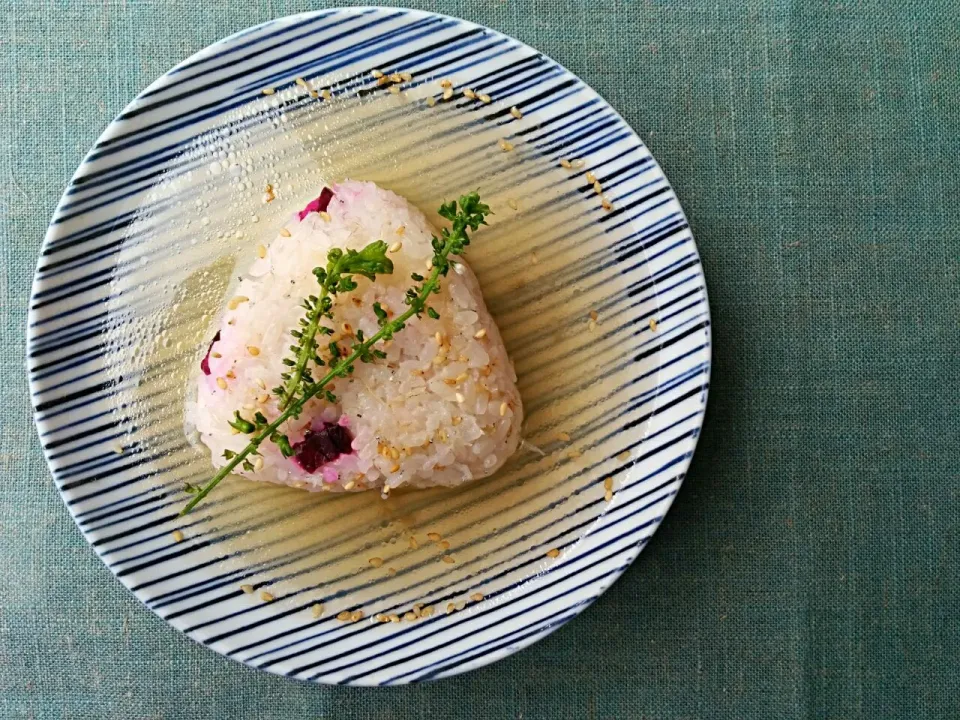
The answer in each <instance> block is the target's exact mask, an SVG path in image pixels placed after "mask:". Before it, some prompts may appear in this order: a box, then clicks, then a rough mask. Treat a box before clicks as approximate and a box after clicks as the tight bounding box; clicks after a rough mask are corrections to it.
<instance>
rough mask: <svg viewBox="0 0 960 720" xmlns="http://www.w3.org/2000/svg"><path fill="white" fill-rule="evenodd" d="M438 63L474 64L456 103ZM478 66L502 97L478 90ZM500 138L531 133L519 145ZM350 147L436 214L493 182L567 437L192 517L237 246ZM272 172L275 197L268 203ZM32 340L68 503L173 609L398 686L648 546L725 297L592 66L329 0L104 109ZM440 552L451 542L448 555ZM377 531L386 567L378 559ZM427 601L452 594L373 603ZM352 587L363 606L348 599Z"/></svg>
mask: <svg viewBox="0 0 960 720" xmlns="http://www.w3.org/2000/svg"><path fill="white" fill-rule="evenodd" d="M375 68H378V69H381V70H384V71H387V72H410V73H411V74H412V75H413V79H412V81H410V82H404V83H402V92H400V93H399V94H396V95H394V94H392V93H391V92H389V91H388V90H387V88H386V87H383V86H378V85H377V81H376V80H375V79H374V78H373V77H371V70H372V69H375ZM298 77H300V78H304V79H305V80H306V82H307V83H308V85H309V88H312V89H313V90H314V91H315V95H316V96H315V97H314V96H311V94H310V93H309V89H305V88H304V87H303V86H301V85H300V84H297V83H296V78H298ZM444 78H449V79H451V80H452V81H453V82H454V90H455V95H454V97H453V98H451V99H450V100H448V101H444V100H443V97H442V92H443V90H442V88H441V86H440V80H441V79H444ZM265 88H269V89H272V90H275V92H273V93H272V94H265V93H264V92H263V90H264V89H265ZM464 88H472V89H474V90H475V91H476V92H477V93H480V94H486V95H489V96H490V98H491V102H490V103H489V104H486V103H484V102H482V101H481V100H470V99H468V98H465V97H464V96H463V95H462V90H463V89H464ZM324 89H329V90H330V94H331V98H330V99H326V98H325V97H324V96H325V95H326V93H323V92H322V91H323V90H324ZM428 97H432V98H434V100H436V101H437V102H436V103H435V104H434V105H431V104H429V103H428V102H427V98H428ZM511 107H516V108H518V109H519V110H520V111H521V114H522V118H519V119H518V118H516V117H515V116H514V115H513V114H511V110H510V108H511ZM501 139H506V140H507V141H508V142H509V143H511V144H512V145H513V147H514V149H513V150H512V151H503V150H502V149H501V147H500V146H499V140H501ZM231 153H232V154H231ZM561 160H569V161H571V162H572V164H573V167H572V168H569V169H568V168H564V167H561ZM578 160H579V161H582V167H581V163H580V162H577V161H578ZM587 171H590V172H592V173H594V174H595V176H596V178H597V179H598V180H599V182H600V183H601V185H602V190H603V193H604V196H605V197H607V198H608V199H609V201H610V202H611V204H612V209H604V208H603V207H601V198H600V196H598V195H597V194H596V193H595V192H594V189H593V187H592V185H591V183H590V182H588V180H587V179H586V178H585V173H586V172H587ZM284 173H288V174H287V175H285V174H284ZM344 174H350V175H351V176H353V177H354V178H356V179H371V180H375V181H377V182H379V183H381V184H383V185H385V186H387V187H390V188H391V189H395V190H397V191H398V192H400V193H401V194H403V195H405V196H407V197H408V198H410V199H411V201H412V202H414V203H416V204H418V205H419V206H421V207H422V208H423V209H424V210H426V211H428V212H435V209H436V206H437V204H438V203H439V201H440V200H442V199H443V198H444V197H446V196H449V197H455V196H456V195H458V194H459V193H461V192H463V191H466V190H472V189H475V188H478V187H479V189H480V191H481V194H482V196H483V197H484V199H485V200H487V201H488V202H490V204H491V205H492V206H493V209H494V211H495V212H496V215H495V216H494V218H493V220H492V224H491V227H489V228H486V229H484V230H482V231H481V232H478V233H477V235H476V237H475V242H474V245H473V246H471V250H470V255H469V258H470V261H471V264H472V265H473V266H474V268H475V269H476V270H477V272H478V275H479V277H480V279H481V283H482V285H483V288H484V294H485V296H486V298H487V301H488V305H489V307H490V309H491V311H492V312H493V313H494V315H495V317H496V318H497V320H498V323H499V324H500V327H501V329H502V330H503V333H504V337H505V340H506V342H507V346H508V349H509V350H510V352H511V356H512V357H513V359H514V361H515V364H516V367H517V371H518V374H519V377H520V388H521V392H522V393H523V395H524V404H525V406H526V408H527V415H528V417H527V422H526V437H527V439H528V440H529V441H530V443H531V444H533V445H535V446H536V447H537V448H539V450H540V451H542V453H543V456H541V454H539V453H538V452H537V449H535V448H527V449H526V450H525V451H524V452H522V453H520V454H518V456H517V457H516V458H514V460H513V461H512V462H511V464H510V465H509V466H508V468H506V469H505V470H504V471H503V472H501V473H499V474H498V475H497V476H495V477H493V478H490V479H488V480H484V481H481V482H476V483H473V484H471V485H468V486H466V487H464V488H460V489H457V490H455V491H449V490H436V491H426V492H420V493H406V494H401V495H400V496H398V497H395V498H391V500H389V501H385V502H384V501H381V500H380V499H379V497H378V496H376V495H375V494H374V493H364V494H361V495H355V496H349V497H343V496H341V497H335V498H331V497H326V496H324V497H318V496H314V495H309V494H306V493H299V492H297V491H291V490H286V489H278V488H272V487H265V486H261V485H259V484H255V483H249V482H245V481H243V480H239V479H231V480H230V481H228V482H225V483H223V484H222V486H221V488H218V490H217V492H216V493H215V494H213V495H211V497H210V499H209V501H208V502H206V503H204V504H203V505H201V506H200V508H198V510H197V511H195V512H194V513H193V514H191V515H189V516H187V517H185V518H179V517H178V515H177V512H178V510H179V508H180V507H181V506H182V504H183V502H184V499H185V496H184V495H183V493H182V492H181V488H182V485H183V482H184V481H188V480H192V481H197V480H202V479H204V477H205V476H206V475H208V474H209V472H210V466H209V459H208V458H206V457H204V455H203V453H202V452H201V451H200V450H198V449H197V448H195V447H193V446H191V445H190V444H189V443H188V442H187V441H186V440H185V438H184V433H183V430H182V420H181V418H182V413H183V406H184V402H186V401H187V400H188V399H189V392H188V391H187V390H186V389H185V388H188V387H189V376H190V373H191V372H193V371H194V368H195V365H196V362H197V360H198V358H199V356H200V355H201V354H202V352H203V349H204V348H205V346H206V343H207V341H208V340H209V333H210V328H211V324H212V322H213V320H214V318H215V315H216V313H217V312H218V310H219V307H220V303H222V301H223V297H224V296H225V294H226V293H227V292H228V290H229V288H228V285H229V280H230V278H231V277H232V276H233V275H235V274H236V273H234V272H233V269H234V266H235V265H236V266H241V267H242V266H243V265H244V264H245V263H246V262H247V261H248V259H249V257H250V253H251V252H252V251H253V248H254V247H255V246H256V244H257V243H258V242H260V241H261V240H264V239H269V237H270V233H271V232H275V230H276V228H277V227H279V222H280V219H281V218H282V216H283V215H284V214H287V213H289V212H291V211H292V210H294V209H297V208H298V207H300V206H301V205H302V204H303V202H304V201H305V200H306V199H309V197H310V196H311V194H315V193H316V190H317V188H318V186H319V185H320V184H322V183H323V182H325V181H332V180H337V179H339V178H340V177H341V176H342V175H344ZM267 182H271V183H272V184H274V185H275V188H276V192H277V200H275V201H273V202H272V203H269V204H264V203H263V201H262V195H263V191H264V188H265V184H266V183H267ZM253 215H256V216H257V220H258V222H254V221H253V218H252V216H253ZM238 235H239V237H238ZM591 311H595V312H596V313H597V318H596V321H595V322H594V321H591V319H590V312H591ZM29 365H30V380H31V390H32V393H33V403H34V407H35V409H36V420H37V427H38V430H39V433H40V437H41V439H42V441H43V446H44V450H45V452H46V456H47V459H48V461H49V464H50V468H51V471H52V473H53V476H54V478H55V480H56V483H57V486H58V487H59V489H60V491H61V493H62V495H63V498H64V501H65V502H66V504H67V506H68V508H69V509H70V512H71V513H72V514H73V516H74V518H75V519H76V521H77V524H78V525H79V526H80V528H81V530H82V531H83V533H84V535H85V536H86V537H87V539H88V540H89V541H90V543H91V544H92V545H93V547H94V548H95V549H96V551H97V552H98V553H99V554H100V556H101V557H102V558H103V560H104V562H105V563H106V564H107V565H108V566H109V567H110V569H111V570H112V571H113V572H114V573H115V574H116V575H117V576H118V577H119V578H120V579H121V581H122V582H123V583H124V584H125V585H126V586H127V587H129V588H130V589H131V590H132V591H133V592H134V593H136V595H137V597H139V598H140V599H141V600H142V601H143V602H144V603H145V604H146V605H147V606H148V607H150V608H151V609H153V610H154V611H155V612H157V613H158V614H159V615H160V616H161V617H163V618H165V619H166V620H167V621H168V622H170V624H171V625H173V626H174V627H176V628H178V629H180V630H183V631H184V632H186V633H187V634H188V635H189V636H190V637H192V638H193V639H195V640H197V641H198V642H201V643H204V644H206V645H209V646H210V647H212V648H213V649H214V650H216V651H217V652H220V653H223V654H224V655H227V656H229V657H232V658H235V659H237V660H240V661H243V662H246V663H249V664H251V665H253V666H255V667H259V668H263V669H265V670H268V671H270V672H275V673H281V674H285V675H290V676H293V677H297V678H302V679H311V680H316V681H319V682H325V683H347V684H396V683H406V682H413V681H417V680H423V679H427V678H438V677H443V676H446V675H452V674H455V673H458V672H462V671H464V670H468V669H471V668H475V667H479V666H481V665H485V664H486V663H489V662H492V661H493V660H496V659H498V658H501V657H504V656H505V655H508V654H510V653H512V652H514V651H516V650H518V649H520V648H522V647H524V646H526V645H529V644H530V643H532V642H534V641H536V640H537V639H538V638H541V637H543V636H544V635H546V634H547V633H549V632H551V631H552V630H553V629H555V628H556V627H558V626H560V625H561V624H563V623H564V622H566V621H567V620H569V619H571V618H572V617H574V616H575V615H576V614H577V613H578V612H580V611H581V610H583V609H584V608H585V607H586V606H587V605H589V604H590V603H591V602H592V601H593V600H594V599H595V598H596V597H597V596H598V595H599V594H600V593H602V592H603V591H604V590H605V589H606V588H607V587H608V586H609V585H610V583H612V582H613V581H614V580H615V579H616V578H617V577H618V576H619V574H620V573H622V572H623V570H624V569H625V568H626V567H627V566H628V565H629V564H630V562H631V561H632V560H633V559H634V558H635V557H636V556H637V554H638V553H639V551H640V549H641V548H642V547H643V546H644V544H645V543H646V542H647V540H649V538H650V536H651V535H652V534H653V532H654V531H655V530H656V528H657V525H658V524H659V523H660V521H661V519H662V518H663V516H664V514H665V513H666V511H667V509H668V508H669V506H670V503H671V502H672V499H673V497H674V496H675V494H676V492H677V491H678V489H679V487H680V484H681V481H682V479H683V476H684V473H685V471H686V469H687V466H688V464H689V461H690V457H691V455H692V453H693V450H694V446H695V444H696V439H697V435H698V433H699V430H700V426H701V422H702V418H703V412H704V408H705V403H706V394H707V385H708V379H709V367H710V320H709V311H708V306H707V298H706V294H705V286H704V278H703V274H702V272H701V268H700V263H699V258H698V256H697V251H696V247H695V246H694V242H693V238H692V236H691V234H690V230H689V228H688V225H687V222H686V219H685V217H684V215H683V212H682V210H681V208H680V206H679V204H678V202H677V199H676V197H675V196H674V193H673V191H672V189H671V188H670V186H669V184H668V183H667V180H666V178H665V177H664V176H663V173H662V172H661V170H660V168H659V167H658V166H657V164H656V162H655V161H654V159H653V157H652V156H651V155H650V153H649V151H648V150H647V148H646V147H645V146H644V145H643V143H642V142H641V141H640V139H639V138H638V137H637V136H636V134H635V133H634V132H633V131H632V130H631V129H630V128H629V127H628V126H627V125H626V124H625V123H624V122H623V120H622V119H621V118H620V117H619V116H618V115H617V114H616V112H614V111H613V110H612V109H611V108H610V107H609V106H608V105H607V104H606V103H605V102H604V101H603V100H602V99H601V98H599V97H598V96H597V94H596V93H595V92H593V90H591V89H590V88H589V87H587V86H586V85H585V84H584V83H583V82H581V81H580V80H579V79H577V78H576V77H574V76H573V75H571V74H570V73H569V72H567V71H566V70H564V69H563V68H562V67H560V66H559V65H557V64H556V63H554V62H553V61H551V60H550V59H548V58H546V57H544V56H543V55H541V54H539V53H538V52H537V51H535V50H533V49H532V48H530V47H527V46H526V45H523V44H522V43H519V42H517V41H516V40H513V39H511V38H509V37H506V36H504V35H501V34H499V33H496V32H494V31H491V30H488V29H486V28H483V27H479V26H477V25H474V24H471V23H468V22H464V21H461V20H456V19H453V18H448V17H443V16H439V15H433V14H430V13H424V12H413V11H406V10H394V9H371V8H367V9H350V10H333V11H324V12H316V13H307V14H303V15H297V16H294V17H289V18H284V19H282V20H278V21H275V22H271V23H267V24H265V25H261V26H259V27H255V28H252V29H250V30H247V31H244V32H242V33H239V34H237V35H234V36H232V37H230V38H228V39H226V40H224V41H222V42H219V43H217V44H215V45H213V46H211V47H209V48H207V49H206V50H204V51H202V52H200V53H198V54H197V55H195V56H194V57H192V58H191V59H189V60H188V61H186V62H184V63H183V64H181V65H180V66H178V67H177V68H175V69H173V70H172V71H171V72H169V73H167V74H166V75H164V76H163V77H161V78H160V79H158V80H157V81H156V82H155V83H154V84H153V85H151V86H150V87H149V88H148V89H147V90H146V91H144V93H142V94H141V95H140V97H138V98H137V99H136V100H134V102H133V103H132V104H131V105H130V106H129V107H128V108H127V109H126V110H125V111H124V112H123V113H122V114H121V115H120V117H118V118H117V119H116V120H115V121H114V122H113V123H112V124H111V125H110V127H109V128H107V130H106V132H105V133H104V135H103V136H102V137H101V138H100V140H99V141H98V142H97V144H96V146H95V147H94V148H93V149H92V150H91V152H90V154H89V155H88V156H87V159H86V160H85V161H84V162H83V164H82V165H81V166H80V168H79V169H78V170H77V173H76V175H75V177H74V179H73V180H72V181H71V183H70V186H69V187H68V188H67V190H66V192H65V194H64V196H63V198H62V200H61V201H60V205H59V207H58V208H57V211H56V214H55V216H54V218H53V221H52V223H51V226H50V229H49V232H48V234H47V237H46V240H45V242H44V246H43V253H42V256H41V258H40V261H39V265H38V268H37V273H36V278H35V282H34V287H33V298H32V305H31V311H30V318H29ZM567 435H569V436H570V437H569V438H567ZM607 478H612V481H609V482H610V483H611V485H612V492H611V493H609V496H608V494H607V493H606V491H605V487H604V483H605V480H606V479H607ZM175 530H179V531H180V532H182V533H183V536H184V539H183V540H182V542H176V541H175V540H174V538H173V533H174V531H175ZM428 532H440V533H441V534H442V536H443V537H444V538H445V539H446V540H447V542H449V543H450V548H449V549H444V548H443V547H442V546H441V545H440V544H438V543H435V542H431V541H430V540H429V539H428V538H427V533H428ZM411 535H412V536H413V537H414V538H415V540H416V545H417V547H416V548H414V547H413V541H411V540H410V536H411ZM551 550H557V551H559V554H558V556H557V557H553V555H554V553H550V552H549V551H551ZM444 554H452V555H453V556H454V557H455V559H456V562H455V563H453V564H448V563H444V562H441V561H440V558H441V556H442V555H444ZM374 556H376V557H383V559H384V560H385V562H384V565H383V566H382V567H379V568H377V567H373V566H372V565H371V564H370V563H369V562H368V561H369V559H370V558H371V557H374ZM389 568H392V569H393V570H394V571H395V572H393V573H391V572H388V569H389ZM244 585H251V586H253V587H254V588H255V591H254V592H253V593H252V594H248V593H245V592H244V591H243V589H241V586H244ZM261 592H270V593H271V594H273V595H274V596H275V599H274V600H273V601H272V602H265V601H263V600H262V599H261V598H260V593H261ZM477 593H479V594H482V596H483V597H482V599H476V598H478V597H479V595H477ZM318 603H322V604H323V606H324V611H323V614H322V615H321V616H320V617H319V618H315V617H314V613H313V610H312V608H314V606H315V605H317V604H318ZM417 603H422V604H424V605H426V606H432V607H433V608H434V609H435V612H434V614H433V615H432V616H430V617H425V618H421V619H418V620H415V621H408V620H403V621H402V622H400V623H392V622H388V623H385V624H384V623H380V622H377V621H376V619H375V617H376V615H377V614H381V613H383V614H387V615H389V614H393V613H396V614H400V615H402V614H403V613H405V612H412V608H413V606H414V605H415V604H417ZM451 603H452V604H453V605H452V606H453V608H454V611H453V612H452V613H450V614H448V613H447V612H446V609H447V607H448V605H450V604H451ZM355 608H361V609H363V610H364V612H365V613H366V617H365V619H364V620H362V621H360V622H357V623H344V622H342V621H340V620H337V619H336V615H337V614H338V613H339V612H340V611H341V610H343V609H355Z"/></svg>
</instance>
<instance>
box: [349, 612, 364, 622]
mask: <svg viewBox="0 0 960 720" xmlns="http://www.w3.org/2000/svg"><path fill="white" fill-rule="evenodd" d="M361 620H363V610H354V611H353V612H352V613H350V621H351V622H360V621H361Z"/></svg>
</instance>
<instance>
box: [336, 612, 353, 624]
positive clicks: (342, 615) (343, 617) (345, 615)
mask: <svg viewBox="0 0 960 720" xmlns="http://www.w3.org/2000/svg"><path fill="white" fill-rule="evenodd" d="M349 619H350V611H349V610H341V611H340V612H338V613H337V620H339V621H340V622H347V621H348V620H349Z"/></svg>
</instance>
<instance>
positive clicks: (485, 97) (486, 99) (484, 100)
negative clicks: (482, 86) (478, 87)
mask: <svg viewBox="0 0 960 720" xmlns="http://www.w3.org/2000/svg"><path fill="white" fill-rule="evenodd" d="M477 100H479V101H480V102H482V103H483V104H484V105H489V104H490V103H491V102H493V101H492V100H491V99H490V96H489V95H485V94H483V93H480V94H479V95H477Z"/></svg>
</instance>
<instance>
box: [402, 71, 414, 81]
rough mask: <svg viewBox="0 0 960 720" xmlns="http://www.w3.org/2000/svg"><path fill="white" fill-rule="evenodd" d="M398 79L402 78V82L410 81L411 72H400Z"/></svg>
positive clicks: (411, 77)
mask: <svg viewBox="0 0 960 720" xmlns="http://www.w3.org/2000/svg"><path fill="white" fill-rule="evenodd" d="M400 79H401V80H403V81H404V82H410V81H411V80H413V73H408V72H402V73H400Z"/></svg>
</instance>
